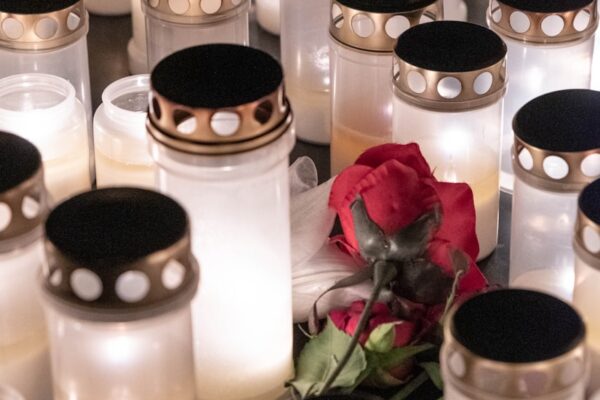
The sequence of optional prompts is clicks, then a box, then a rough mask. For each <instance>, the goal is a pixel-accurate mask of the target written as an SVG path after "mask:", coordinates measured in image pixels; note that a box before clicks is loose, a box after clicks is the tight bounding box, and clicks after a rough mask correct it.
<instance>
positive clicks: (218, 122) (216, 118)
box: [210, 111, 242, 136]
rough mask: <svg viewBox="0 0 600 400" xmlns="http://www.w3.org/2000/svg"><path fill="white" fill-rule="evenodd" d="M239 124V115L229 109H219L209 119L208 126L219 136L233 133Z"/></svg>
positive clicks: (240, 122)
mask: <svg viewBox="0 0 600 400" xmlns="http://www.w3.org/2000/svg"><path fill="white" fill-rule="evenodd" d="M241 124H242V121H241V120H240V116H239V115H238V114H236V113H234V112H231V111H219V112H218V113H215V114H214V115H213V116H212V118H211V119H210V127H211V128H212V130H213V132H214V133H216V134H217V135H219V136H231V135H234V134H235V133H236V132H237V131H238V129H239V128H240V126H241Z"/></svg>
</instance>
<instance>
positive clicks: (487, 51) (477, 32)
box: [395, 21, 507, 72]
mask: <svg viewBox="0 0 600 400" xmlns="http://www.w3.org/2000/svg"><path fill="white" fill-rule="evenodd" d="M506 51H507V49H506V45H505V44H504V42H503V41H502V39H500V37H499V36H498V35H497V34H495V33H494V32H492V31H491V30H489V29H487V28H484V27H482V26H479V25H475V24H470V23H467V22H456V21H438V22H431V23H427V24H421V25H417V26H414V27H412V28H410V29H408V30H407V31H406V32H404V33H403V34H402V35H400V37H399V38H398V43H397V44H396V49H395V52H396V55H398V57H400V58H401V59H402V60H404V61H405V62H407V63H409V64H412V65H414V66H416V67H419V68H424V69H427V70H430V71H440V72H468V71H477V70H480V69H483V68H487V67H490V66H492V65H494V64H497V63H498V62H500V61H501V60H502V59H503V58H504V57H505V56H506Z"/></svg>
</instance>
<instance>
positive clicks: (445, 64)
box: [393, 21, 506, 259]
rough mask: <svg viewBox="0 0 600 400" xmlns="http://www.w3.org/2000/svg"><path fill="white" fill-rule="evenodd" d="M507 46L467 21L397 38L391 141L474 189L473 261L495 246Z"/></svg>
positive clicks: (422, 28) (426, 27) (439, 175)
mask: <svg viewBox="0 0 600 400" xmlns="http://www.w3.org/2000/svg"><path fill="white" fill-rule="evenodd" d="M505 57H506V45H505V44H504V42H503V41H502V40H501V39H500V38H499V37H498V35H496V34H495V33H494V32H492V31H490V30H489V29H486V28H484V27H480V26H477V25H474V24H470V23H466V22H450V21H441V22H432V23H430V24H423V25H419V26H416V27H413V28H411V29H409V30H408V31H406V32H405V33H403V34H402V35H400V37H399V38H398V43H397V46H396V49H395V58H394V74H393V80H394V92H395V96H394V120H393V131H394V132H393V133H394V136H393V138H394V141H395V142H398V143H411V142H416V143H417V144H419V146H420V147H421V151H422V152H423V155H424V156H425V158H426V159H427V161H428V163H429V165H430V166H431V168H432V169H433V171H434V173H435V175H436V177H437V178H438V179H439V180H441V181H448V182H466V183H468V184H469V185H470V186H471V189H472V190H473V196H474V200H475V212H476V216H477V237H478V239H479V247H480V253H479V258H480V259H481V258H485V257H487V256H489V255H490V254H491V253H492V252H493V251H494V249H495V248H496V244H497V243H498V211H499V201H500V190H499V188H498V179H499V178H498V177H499V172H500V146H501V144H500V137H501V129H500V125H501V122H502V96H503V95H504V91H505V87H506V70H505Z"/></svg>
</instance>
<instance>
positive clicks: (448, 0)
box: [444, 0, 469, 21]
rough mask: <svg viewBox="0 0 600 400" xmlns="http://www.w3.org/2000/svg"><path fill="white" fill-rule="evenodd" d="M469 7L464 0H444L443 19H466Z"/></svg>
mask: <svg viewBox="0 0 600 400" xmlns="http://www.w3.org/2000/svg"><path fill="white" fill-rule="evenodd" d="M468 13H469V8H468V7H467V3H466V2H465V0H444V19H445V20H447V21H466V20H467V17H468Z"/></svg>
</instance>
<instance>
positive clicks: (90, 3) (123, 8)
mask: <svg viewBox="0 0 600 400" xmlns="http://www.w3.org/2000/svg"><path fill="white" fill-rule="evenodd" d="M85 8H87V10H88V11H89V12H91V13H92V14H98V15H107V16H112V15H125V14H129V13H130V12H131V3H130V2H129V1H127V0H85Z"/></svg>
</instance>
